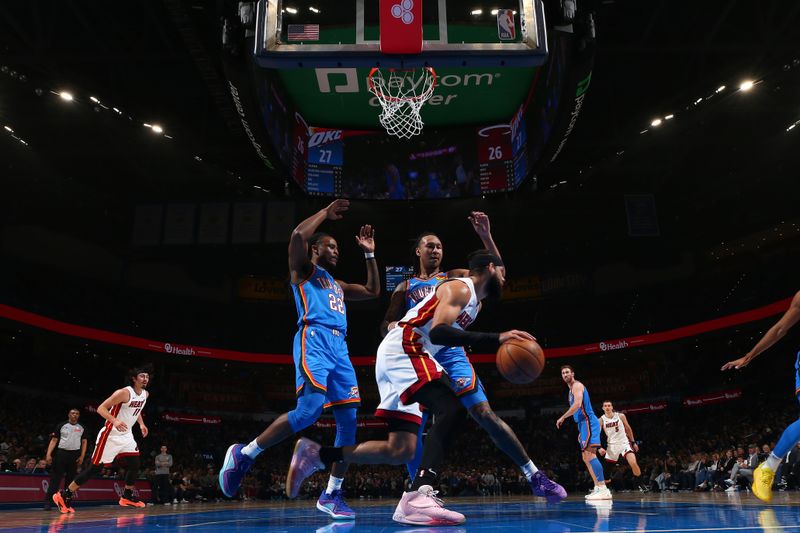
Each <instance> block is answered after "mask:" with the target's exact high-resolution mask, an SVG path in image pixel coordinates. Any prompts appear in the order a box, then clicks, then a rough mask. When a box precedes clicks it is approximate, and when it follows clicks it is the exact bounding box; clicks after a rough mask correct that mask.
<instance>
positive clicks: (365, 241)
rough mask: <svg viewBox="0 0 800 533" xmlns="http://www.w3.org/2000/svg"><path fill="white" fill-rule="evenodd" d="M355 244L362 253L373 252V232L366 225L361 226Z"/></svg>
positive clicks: (370, 227)
mask: <svg viewBox="0 0 800 533" xmlns="http://www.w3.org/2000/svg"><path fill="white" fill-rule="evenodd" d="M356 244H357V245H359V246H360V247H361V249H362V250H363V251H364V253H373V252H375V230H374V229H373V228H372V226H370V225H369V224H367V225H366V226H361V230H360V231H359V232H358V235H356Z"/></svg>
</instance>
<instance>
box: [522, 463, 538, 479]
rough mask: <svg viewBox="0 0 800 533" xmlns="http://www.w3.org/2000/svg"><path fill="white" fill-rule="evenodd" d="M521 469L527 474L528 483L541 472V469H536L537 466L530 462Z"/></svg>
mask: <svg viewBox="0 0 800 533" xmlns="http://www.w3.org/2000/svg"><path fill="white" fill-rule="evenodd" d="M520 469H521V470H522V473H523V474H525V477H526V478H528V481H530V480H531V478H532V477H533V475H534V474H535V473H536V472H538V471H539V469H538V468H536V465H535V464H533V461H530V460H529V461H528V462H527V463H525V464H524V465H522V466H520Z"/></svg>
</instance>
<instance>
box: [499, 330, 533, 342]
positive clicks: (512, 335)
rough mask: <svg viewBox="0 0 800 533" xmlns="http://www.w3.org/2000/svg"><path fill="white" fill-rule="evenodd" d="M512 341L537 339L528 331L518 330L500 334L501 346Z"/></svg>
mask: <svg viewBox="0 0 800 533" xmlns="http://www.w3.org/2000/svg"><path fill="white" fill-rule="evenodd" d="M512 339H516V340H518V341H535V340H536V337H534V336H533V335H531V334H530V333H528V332H527V331H520V330H518V329H512V330H509V331H504V332H503V333H501V334H500V344H503V343H504V342H506V341H510V340H512Z"/></svg>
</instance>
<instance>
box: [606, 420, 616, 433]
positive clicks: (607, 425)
mask: <svg viewBox="0 0 800 533" xmlns="http://www.w3.org/2000/svg"><path fill="white" fill-rule="evenodd" d="M610 428H617V431H619V420H617V421H615V422H606V429H610Z"/></svg>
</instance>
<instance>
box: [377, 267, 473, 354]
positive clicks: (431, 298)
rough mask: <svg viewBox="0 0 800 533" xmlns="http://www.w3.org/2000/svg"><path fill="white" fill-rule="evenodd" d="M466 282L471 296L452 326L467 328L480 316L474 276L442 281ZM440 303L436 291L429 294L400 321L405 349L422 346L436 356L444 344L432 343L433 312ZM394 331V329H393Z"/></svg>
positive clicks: (399, 327)
mask: <svg viewBox="0 0 800 533" xmlns="http://www.w3.org/2000/svg"><path fill="white" fill-rule="evenodd" d="M458 282H461V283H464V284H466V285H467V287H469V291H470V297H469V303H468V304H467V305H466V307H464V309H463V310H462V311H461V314H460V315H458V318H457V319H456V321H455V322H453V323H452V324H451V326H453V327H456V328H459V329H462V330H463V329H467V328H468V327H469V326H470V324H472V323H473V322H475V317H477V316H478V310H479V309H480V302H478V298H477V297H476V296H475V284H474V283H472V278H453V279H450V280H447V281H444V282H442V283H458ZM438 305H439V300H438V298H437V297H436V291H434V292H432V293H430V294H429V295H427V296H426V297H425V298H424V299H423V300H422V301H421V302H420V303H418V304H417V305H416V306H414V307H413V308H412V309H409V311H408V312H407V313H406V315H405V316H404V317H403V319H402V320H401V321H400V322H398V324H397V328H395V329H396V330H400V331H402V336H403V339H402V341H403V347H404V349H412V350H416V349H419V348H421V349H422V350H423V351H425V352H426V353H428V354H429V355H431V356H432V357H435V356H436V353H437V352H439V350H441V349H442V348H444V346H439V345H435V344H433V343H431V339H430V332H431V326H432V325H433V314H434V312H435V311H436V307H437V306H438ZM392 331H394V330H392Z"/></svg>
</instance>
